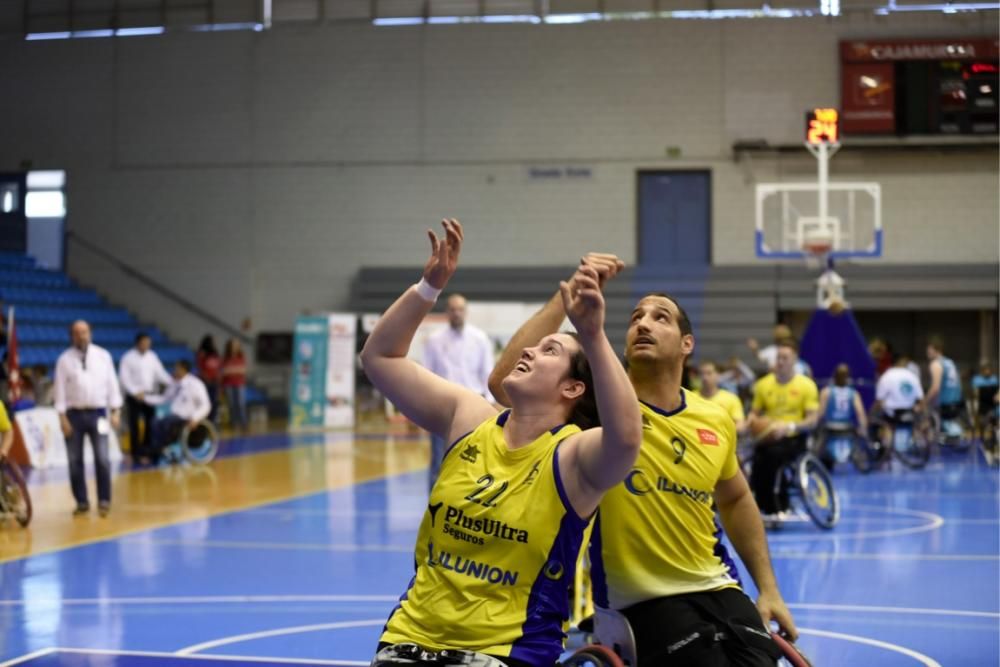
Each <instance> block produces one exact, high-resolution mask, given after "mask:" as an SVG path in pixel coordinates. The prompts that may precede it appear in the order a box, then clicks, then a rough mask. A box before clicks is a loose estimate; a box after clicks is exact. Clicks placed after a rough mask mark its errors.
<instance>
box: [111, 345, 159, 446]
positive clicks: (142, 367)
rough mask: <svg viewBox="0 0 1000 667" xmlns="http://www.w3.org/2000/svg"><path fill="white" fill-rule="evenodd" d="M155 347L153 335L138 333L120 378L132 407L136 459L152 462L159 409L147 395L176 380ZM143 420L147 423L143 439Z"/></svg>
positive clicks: (121, 365)
mask: <svg viewBox="0 0 1000 667" xmlns="http://www.w3.org/2000/svg"><path fill="white" fill-rule="evenodd" d="M152 346H153V341H152V339H151V338H150V337H149V334H146V333H138V334H136V337H135V347H133V348H132V349H131V350H129V351H128V352H126V353H125V354H124V356H122V360H121V362H120V363H119V364H118V380H119V382H121V386H122V389H123V390H124V391H125V407H126V409H127V410H128V433H129V443H130V444H131V450H132V460H133V461H143V462H148V460H149V456H150V443H151V442H152V440H153V419H154V417H155V416H156V408H155V407H154V406H152V405H150V404H149V403H147V402H146V401H145V397H146V396H149V395H152V394H155V393H156V389H157V385H158V384H164V385H169V384H171V383H172V382H173V379H172V378H171V377H170V374H169V373H167V371H166V369H164V368H163V364H162V363H160V358H159V357H158V356H157V355H156V352H153V350H152V349H151V348H152ZM140 420H141V421H142V424H143V434H142V441H141V442H140V440H139V421H140Z"/></svg>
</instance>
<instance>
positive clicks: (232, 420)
mask: <svg viewBox="0 0 1000 667" xmlns="http://www.w3.org/2000/svg"><path fill="white" fill-rule="evenodd" d="M222 390H223V392H224V393H225V396H226V405H227V406H228V407H229V425H230V426H231V427H233V428H234V429H236V428H238V429H239V430H241V431H246V428H247V361H246V358H245V357H244V355H243V346H242V345H240V341H239V340H237V339H236V338H230V339H229V340H228V341H226V347H225V350H224V351H223V355H222Z"/></svg>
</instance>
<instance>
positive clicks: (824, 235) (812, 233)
mask: <svg viewBox="0 0 1000 667" xmlns="http://www.w3.org/2000/svg"><path fill="white" fill-rule="evenodd" d="M831 250H833V234H831V233H830V232H828V231H827V230H825V229H811V230H809V231H808V232H807V234H806V237H805V238H804V239H803V240H802V251H803V252H805V253H806V254H808V255H812V256H813V257H815V258H816V259H818V260H820V261H821V265H822V259H823V258H824V257H826V256H827V255H828V254H829V253H830V251H831Z"/></svg>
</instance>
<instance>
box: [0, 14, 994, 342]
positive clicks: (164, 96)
mask: <svg viewBox="0 0 1000 667" xmlns="http://www.w3.org/2000/svg"><path fill="white" fill-rule="evenodd" d="M996 19H997V14H996V13H995V12H981V13H976V14H956V15H944V14H940V15H930V14H921V15H910V16H907V15H899V14H897V15H892V16H888V17H874V16H869V17H861V16H850V17H844V18H840V19H827V18H823V19H819V18H816V19H796V20H786V21H782V20H763V19H762V20H752V21H748V20H741V21H636V22H609V23H604V24H600V23H591V24H580V25H567V26H534V25H459V26H447V25H446V26H426V27H420V26H417V27H373V26H370V25H364V24H326V25H297V26H281V27H277V28H275V29H273V30H270V31H265V32H263V33H253V32H238V33H215V34H210V33H176V34H171V33H168V34H166V35H163V36H156V37H145V38H120V39H78V40H66V41H43V42H26V41H22V40H12V39H6V40H2V41H0V81H2V82H3V85H4V87H5V91H4V94H5V98H6V99H7V100H8V102H9V103H6V104H4V105H0V123H2V127H4V128H5V129H6V132H5V133H4V134H5V138H4V141H3V142H2V143H0V168H2V169H4V170H15V169H18V168H20V167H21V166H22V165H23V164H24V163H25V161H28V162H30V164H31V165H32V168H36V169H39V168H64V169H66V170H67V171H68V174H69V176H68V179H69V180H68V183H69V184H68V208H69V217H68V226H69V228H70V229H72V230H73V231H74V232H76V233H78V234H80V235H81V236H82V237H84V238H87V239H89V240H92V241H96V242H98V243H100V244H101V245H102V246H103V247H105V248H106V249H107V250H109V251H110V252H112V253H113V254H115V255H116V256H118V257H120V258H121V259H123V260H125V261H127V262H129V263H131V264H133V265H135V266H137V267H138V268H140V269H142V270H144V271H146V272H147V273H148V274H150V275H151V276H152V277H154V278H155V279H157V280H159V281H161V282H162V283H164V284H165V285H167V286H168V287H170V288H171V289H173V290H175V291H178V292H181V293H184V294H188V295H190V298H191V300H192V301H194V302H195V303H197V304H198V305H200V306H202V307H204V308H206V309H208V310H211V311H212V312H215V313H217V314H218V315H219V317H221V318H222V319H224V320H226V321H227V322H230V323H232V324H233V325H234V326H235V325H237V324H238V323H239V322H240V320H242V318H243V317H245V316H247V315H250V316H252V317H253V319H254V322H255V326H256V328H258V329H286V328H287V327H288V324H289V322H290V321H291V320H292V318H293V317H294V316H295V314H297V313H298V312H300V311H302V310H305V309H336V308H343V307H346V305H347V303H348V298H349V293H350V281H351V279H352V278H353V277H354V276H355V274H356V273H357V270H358V268H359V267H361V266H362V265H369V266H370V265H389V266H391V265H412V264H413V263H414V261H415V259H419V258H420V257H421V256H422V254H423V253H424V251H425V245H426V240H425V239H424V238H423V236H422V234H421V230H422V228H423V227H425V226H429V225H432V224H435V222H436V220H438V219H440V218H441V217H442V216H456V217H459V218H461V219H462V220H463V221H464V222H465V223H466V224H467V226H468V231H469V243H468V246H467V248H466V251H465V253H464V261H465V262H467V263H475V264H478V265H484V266H501V265H522V266H532V265H539V266H540V265H553V264H571V263H573V262H574V261H575V258H576V257H578V256H579V255H580V254H581V253H583V252H585V251H587V250H591V249H603V250H607V251H610V252H616V253H618V254H620V255H621V256H623V257H624V258H626V259H627V260H632V259H634V257H635V249H636V242H637V241H636V222H635V220H636V203H635V185H636V183H635V181H636V171H637V170H638V169H660V168H662V169H675V168H676V169H691V168H708V169H710V170H711V171H712V180H713V188H712V192H713V202H712V209H713V216H714V218H713V229H712V243H713V248H712V255H713V262H714V263H715V264H717V265H740V264H750V263H753V262H754V258H753V250H752V242H751V239H752V204H753V186H754V184H755V183H756V182H760V181H774V180H809V179H812V178H813V175H814V173H815V163H814V161H813V160H812V158H811V157H808V156H807V155H806V154H805V152H804V151H802V153H801V154H795V153H780V154H779V153H764V154H759V155H758V154H754V155H752V156H751V159H750V160H747V159H742V160H736V159H734V155H733V151H732V145H733V143H734V142H736V141H740V140H747V139H764V140H766V141H768V142H769V143H770V144H772V145H778V144H795V143H797V142H799V141H800V140H801V135H802V131H803V130H802V125H803V111H804V110H805V109H806V108H808V107H812V106H817V105H836V104H837V102H838V99H839V81H838V78H839V73H838V56H837V41H838V40H839V39H842V38H860V37H875V36H878V37H891V36H981V35H992V36H996V34H997V24H996ZM670 147H674V148H675V151H674V155H675V156H676V157H672V158H668V157H667V155H668V148H670ZM566 166H573V167H577V168H579V169H581V170H583V171H582V172H581V173H587V170H589V176H584V177H580V178H573V179H567V178H562V179H546V178H538V177H535V176H533V175H532V169H533V168H536V169H537V168H545V167H566ZM831 175H832V177H833V178H835V179H840V180H878V181H880V182H881V183H882V186H883V198H884V220H885V226H886V235H887V249H886V257H885V259H884V261H885V262H887V263H900V264H904V263H905V264H911V265H912V264H915V263H918V264H919V263H927V264H935V263H956V262H975V263H990V262H993V263H995V262H997V261H998V245H1000V232H998V225H997V211H998V206H1000V201H998V189H997V187H996V183H997V178H998V169H997V153H996V150H992V151H989V150H987V151H979V152H975V151H970V152H950V153H949V152H934V151H931V152H920V153H903V152H892V151H890V152H867V151H852V152H847V151H845V152H842V153H841V155H838V156H837V157H836V158H835V159H834V160H833V162H832V168H831ZM68 266H69V270H70V273H71V274H72V275H73V276H74V277H76V278H78V279H79V280H81V281H82V282H83V283H85V284H89V285H93V286H95V287H97V288H98V289H100V290H101V291H103V292H104V293H105V294H107V295H109V296H110V297H111V298H112V299H113V300H115V301H118V302H120V303H124V304H126V305H128V306H129V307H131V308H132V309H133V310H135V311H137V312H138V313H139V314H140V315H141V316H143V317H146V318H147V319H152V320H156V321H160V322H164V321H165V323H166V324H167V328H168V330H171V329H172V331H171V332H172V333H174V334H179V335H182V336H184V337H186V338H188V339H194V338H195V337H196V336H197V335H198V333H200V331H201V328H203V325H202V324H201V323H199V322H198V321H197V320H196V319H193V318H190V317H189V316H187V315H186V314H184V313H183V312H180V311H176V310H175V309H174V308H173V306H171V305H170V303H169V302H165V301H163V300H161V299H159V298H158V297H156V296H155V295H153V294H151V293H150V292H149V291H148V290H147V289H146V288H143V287H141V286H138V285H135V284H132V283H131V282H130V281H126V280H122V278H121V276H120V274H118V273H117V271H115V270H113V269H111V268H110V267H108V266H107V264H106V263H104V262H103V261H102V260H100V259H98V258H96V257H95V256H94V255H92V254H91V253H88V252H87V251H85V250H84V249H82V248H80V247H79V246H75V245H73V244H70V246H69V247H68ZM170 323H173V324H172V325H171V324H170Z"/></svg>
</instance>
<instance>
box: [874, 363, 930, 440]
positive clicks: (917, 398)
mask: <svg viewBox="0 0 1000 667" xmlns="http://www.w3.org/2000/svg"><path fill="white" fill-rule="evenodd" d="M908 361H909V359H908V358H907V357H905V356H899V357H897V358H896V365H895V366H893V367H892V368H890V369H889V370H887V371H886V372H885V373H882V377H880V378H879V379H878V384H876V385H875V405H874V406H872V412H874V413H876V414H877V413H878V411H879V409H880V408H881V412H882V416H883V418H884V419H883V427H884V429H883V433H882V441H883V442H889V438H890V437H891V434H890V433H888V429H889V424H890V423H895V422H896V421H897V420H898V419H899V417H900V416H901V415H902V414H903V413H906V412H910V411H913V410H915V409H919V406H920V402H921V400H922V399H923V397H924V390H923V387H921V386H920V378H919V377H917V376H916V375H915V374H914V373H913V372H912V371H911V370H910V369H909V368H908V367H907V364H908Z"/></svg>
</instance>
